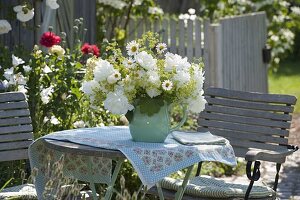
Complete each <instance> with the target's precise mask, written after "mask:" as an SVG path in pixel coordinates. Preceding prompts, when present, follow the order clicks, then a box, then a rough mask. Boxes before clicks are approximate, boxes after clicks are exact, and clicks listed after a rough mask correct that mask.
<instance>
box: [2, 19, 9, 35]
mask: <svg viewBox="0 0 300 200" xmlns="http://www.w3.org/2000/svg"><path fill="white" fill-rule="evenodd" d="M9 31H11V25H10V23H9V22H8V21H7V20H5V19H1V20H0V35H1V34H5V33H8V32H9Z"/></svg>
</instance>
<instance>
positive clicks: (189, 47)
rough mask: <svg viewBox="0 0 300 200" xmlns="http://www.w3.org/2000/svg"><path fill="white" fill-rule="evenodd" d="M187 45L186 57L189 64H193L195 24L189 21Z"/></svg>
mask: <svg viewBox="0 0 300 200" xmlns="http://www.w3.org/2000/svg"><path fill="white" fill-rule="evenodd" d="M186 33H187V43H186V55H187V57H188V60H189V62H192V60H193V57H194V22H193V21H192V20H188V27H187V29H186Z"/></svg>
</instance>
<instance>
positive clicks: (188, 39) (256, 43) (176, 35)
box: [127, 12, 268, 92]
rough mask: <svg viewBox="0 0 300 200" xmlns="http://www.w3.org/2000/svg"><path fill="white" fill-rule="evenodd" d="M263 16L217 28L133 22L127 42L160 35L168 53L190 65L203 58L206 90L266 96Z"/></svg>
mask: <svg viewBox="0 0 300 200" xmlns="http://www.w3.org/2000/svg"><path fill="white" fill-rule="evenodd" d="M265 21H266V15H265V13H264V12H260V13H253V14H248V15H242V16H234V17H229V18H224V19H221V20H220V21H219V23H217V24H211V23H210V22H209V21H205V22H203V21H202V20H201V19H199V18H198V19H196V20H194V21H191V20H189V21H188V22H187V23H186V24H185V23H184V21H183V20H178V19H174V18H167V17H165V18H163V19H162V20H156V21H153V20H152V21H151V20H145V19H133V20H131V21H130V23H129V26H128V29H127V31H128V33H129V35H128V39H127V41H131V40H134V39H136V38H139V37H140V36H141V35H142V34H143V33H145V32H147V31H154V32H158V33H159V34H160V37H161V38H160V39H161V40H162V41H163V42H165V43H166V44H167V45H168V47H169V51H170V52H172V53H178V54H180V55H181V56H183V57H185V56H186V57H188V60H189V61H190V62H192V61H195V60H196V59H199V58H203V59H204V62H205V78H206V81H205V86H206V87H208V86H215V87H222V88H228V89H234V90H242V91H254V92H267V91H268V84H267V64H266V63H263V59H262V49H263V48H264V46H265V44H266V36H267V35H266V34H267V32H266V24H265Z"/></svg>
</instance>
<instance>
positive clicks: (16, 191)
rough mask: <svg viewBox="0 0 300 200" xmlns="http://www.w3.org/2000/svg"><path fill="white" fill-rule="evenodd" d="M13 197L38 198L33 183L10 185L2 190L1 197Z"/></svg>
mask: <svg viewBox="0 0 300 200" xmlns="http://www.w3.org/2000/svg"><path fill="white" fill-rule="evenodd" d="M11 197H14V198H20V199H37V194H36V190H35V187H34V185H33V184H23V185H18V186H14V187H9V188H5V189H3V190H2V191H1V192H0V199H9V198H11Z"/></svg>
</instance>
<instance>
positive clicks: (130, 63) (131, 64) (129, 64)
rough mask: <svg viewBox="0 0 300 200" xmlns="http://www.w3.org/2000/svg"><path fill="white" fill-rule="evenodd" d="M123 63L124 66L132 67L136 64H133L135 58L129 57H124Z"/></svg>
mask: <svg viewBox="0 0 300 200" xmlns="http://www.w3.org/2000/svg"><path fill="white" fill-rule="evenodd" d="M123 65H124V66H125V67H126V68H129V69H130V68H134V67H135V66H136V64H135V60H133V59H132V58H129V59H125V60H124V61H123Z"/></svg>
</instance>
